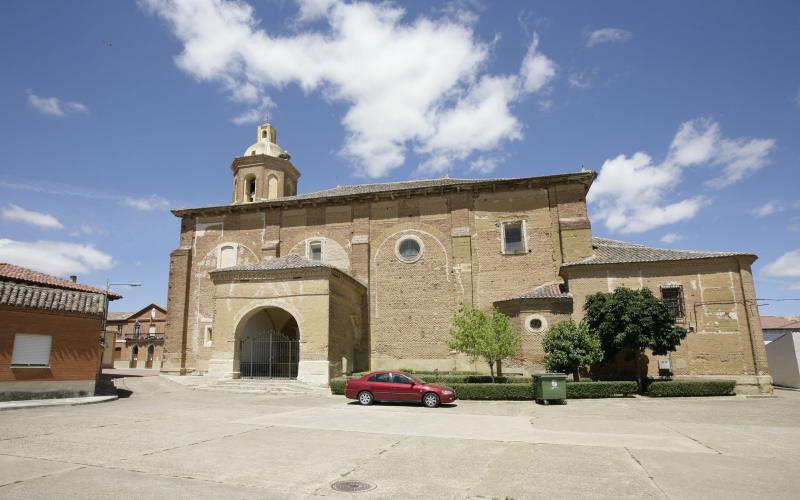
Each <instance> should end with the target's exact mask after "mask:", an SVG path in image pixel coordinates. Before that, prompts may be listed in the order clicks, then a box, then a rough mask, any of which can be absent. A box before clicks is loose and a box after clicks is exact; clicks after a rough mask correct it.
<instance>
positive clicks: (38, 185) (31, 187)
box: [0, 178, 169, 210]
mask: <svg viewBox="0 0 800 500" xmlns="http://www.w3.org/2000/svg"><path fill="white" fill-rule="evenodd" d="M0 187H2V188H7V189H14V190H16V191H28V192H32V193H44V194H51V195H55V196H75V197H78V198H86V199H88V200H101V201H113V202H115V203H118V204H120V205H123V206H127V207H133V208H137V209H139V210H155V209H159V208H168V207H169V201H168V200H166V199H164V198H162V197H160V196H158V195H155V194H152V195H150V197H140V196H130V195H120V194H118V193H113V192H112V193H109V192H105V191H104V192H99V191H92V190H89V189H85V188H83V187H80V186H72V185H69V184H60V183H47V182H46V181H41V180H40V181H37V182H35V183H34V182H30V181H28V182H19V181H14V180H7V179H2V178H0Z"/></svg>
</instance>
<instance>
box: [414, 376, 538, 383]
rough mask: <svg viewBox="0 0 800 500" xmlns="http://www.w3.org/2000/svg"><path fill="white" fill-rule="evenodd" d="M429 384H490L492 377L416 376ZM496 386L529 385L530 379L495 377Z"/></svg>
mask: <svg viewBox="0 0 800 500" xmlns="http://www.w3.org/2000/svg"><path fill="white" fill-rule="evenodd" d="M417 376H418V377H419V378H421V379H422V380H424V381H425V382H428V383H430V384H445V385H449V384H490V383H492V377H491V376H489V375H435V374H430V375H422V374H419V375H417ZM494 381H495V383H497V384H524V383H530V382H531V379H530V377H495V378H494Z"/></svg>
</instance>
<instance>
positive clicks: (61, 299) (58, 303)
mask: <svg viewBox="0 0 800 500" xmlns="http://www.w3.org/2000/svg"><path fill="white" fill-rule="evenodd" d="M0 305H4V306H14V307H27V308H32V309H45V310H49V311H61V312H71V313H80V314H91V315H100V316H101V315H102V314H103V306H104V299H103V293H90V292H82V291H78V290H63V289H60V288H49V287H44V286H35V285H26V284H23V283H14V282H8V281H0Z"/></svg>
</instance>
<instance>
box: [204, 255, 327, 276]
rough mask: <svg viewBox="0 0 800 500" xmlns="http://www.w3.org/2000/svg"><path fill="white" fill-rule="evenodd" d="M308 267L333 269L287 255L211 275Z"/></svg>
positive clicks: (218, 271) (223, 269)
mask: <svg viewBox="0 0 800 500" xmlns="http://www.w3.org/2000/svg"><path fill="white" fill-rule="evenodd" d="M309 267H322V268H331V269H333V267H332V266H329V265H327V264H324V263H322V262H318V261H314V260H308V259H306V258H305V257H301V256H299V255H287V256H285V257H278V258H274V259H266V260H260V261H258V262H256V263H254V264H242V265H239V266H231V267H223V268H222V269H217V270H215V271H211V273H212V274H214V273H223V272H229V271H281V270H284V269H306V268H309Z"/></svg>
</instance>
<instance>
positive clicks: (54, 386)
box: [0, 263, 122, 401]
mask: <svg viewBox="0 0 800 500" xmlns="http://www.w3.org/2000/svg"><path fill="white" fill-rule="evenodd" d="M119 298H122V296H121V295H118V294H116V293H114V292H107V291H106V290H103V289H100V288H95V287H91V286H88V285H84V284H82V283H78V281H77V277H75V276H73V277H71V279H68V280H65V279H62V278H58V277H56V276H51V275H48V274H44V273H40V272H36V271H33V270H31V269H27V268H24V267H19V266H15V265H12V264H6V263H0V401H8V400H15V399H42V398H65V397H80V396H92V395H94V391H95V384H96V381H97V375H98V373H99V370H100V361H101V356H102V347H101V345H100V337H101V332H102V331H103V323H104V321H105V315H106V309H107V306H108V301H110V300H116V299H119Z"/></svg>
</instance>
